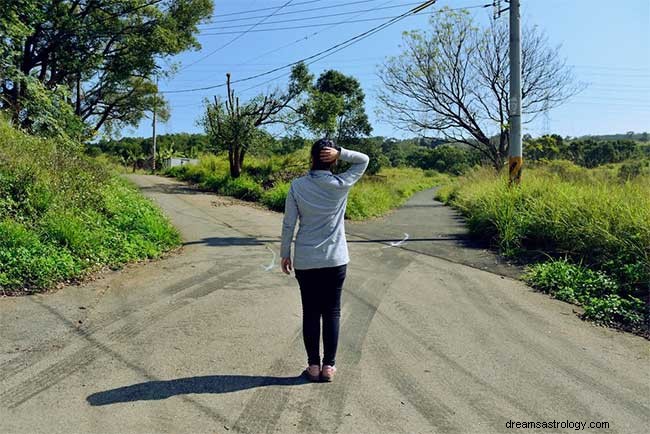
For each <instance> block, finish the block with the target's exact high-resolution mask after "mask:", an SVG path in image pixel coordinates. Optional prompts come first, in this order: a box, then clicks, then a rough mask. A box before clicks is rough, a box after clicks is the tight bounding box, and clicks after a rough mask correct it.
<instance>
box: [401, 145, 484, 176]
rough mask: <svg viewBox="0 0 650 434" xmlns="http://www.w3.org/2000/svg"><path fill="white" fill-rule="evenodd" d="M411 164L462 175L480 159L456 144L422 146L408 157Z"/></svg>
mask: <svg viewBox="0 0 650 434" xmlns="http://www.w3.org/2000/svg"><path fill="white" fill-rule="evenodd" d="M407 162H408V164H409V165H410V166H414V167H419V168H421V169H434V170H436V171H438V172H442V173H451V174H454V175H460V174H461V173H464V172H466V171H467V170H468V169H470V168H471V167H472V166H474V165H475V164H478V163H479V159H478V158H477V156H476V155H475V154H473V153H472V152H470V151H467V150H465V149H461V148H458V147H455V146H449V145H440V146H436V147H435V148H420V149H418V150H416V151H415V152H413V153H412V154H410V155H409V156H408V157H407Z"/></svg>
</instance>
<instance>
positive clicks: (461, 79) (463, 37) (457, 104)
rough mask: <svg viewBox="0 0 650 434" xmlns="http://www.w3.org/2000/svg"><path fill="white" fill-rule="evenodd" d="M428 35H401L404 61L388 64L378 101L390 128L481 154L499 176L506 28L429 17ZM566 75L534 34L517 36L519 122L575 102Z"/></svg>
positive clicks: (447, 15) (505, 111) (498, 23)
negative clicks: (437, 136) (519, 52)
mask: <svg viewBox="0 0 650 434" xmlns="http://www.w3.org/2000/svg"><path fill="white" fill-rule="evenodd" d="M430 25H431V27H430V28H429V29H428V30H426V31H425V30H415V31H411V32H407V33H405V34H404V38H403V42H404V44H403V53H402V54H401V55H399V56H396V57H392V58H389V59H388V60H387V61H386V63H385V65H384V67H383V69H382V71H381V73H380V77H381V80H382V82H383V84H384V86H383V89H382V90H381V91H380V93H379V100H380V101H381V103H382V106H383V108H384V117H385V118H386V120H387V121H389V122H391V123H392V124H394V125H396V126H398V127H400V128H403V129H406V130H408V131H411V132H415V133H418V134H427V133H428V132H430V131H433V132H436V133H438V134H442V135H443V136H444V137H445V138H447V139H449V140H452V141H454V142H459V143H465V144H467V145H468V146H471V147H472V148H474V149H476V150H478V151H480V152H481V153H483V155H484V156H485V157H487V158H488V159H489V160H490V161H491V162H492V163H493V165H494V166H495V167H496V168H497V169H500V168H501V167H502V165H503V161H504V160H505V157H506V156H507V154H508V133H509V126H508V120H509V116H510V109H509V94H508V92H509V61H508V41H509V32H508V27H507V21H506V20H492V21H491V22H490V25H489V26H487V27H486V28H480V27H478V26H477V24H476V23H475V22H474V21H473V20H472V18H471V16H470V15H469V13H468V12H467V11H458V12H457V11H451V10H447V11H446V12H444V13H441V14H436V15H435V16H433V17H431V19H430ZM578 90H579V88H578V87H577V86H576V85H575V83H574V79H573V75H572V72H571V70H570V68H568V67H567V65H566V62H565V60H563V58H562V56H560V53H559V48H557V47H550V46H549V43H548V40H547V38H546V36H545V35H544V34H543V33H542V32H541V31H540V30H539V29H537V28H536V27H528V28H524V30H523V32H522V113H523V114H524V120H525V121H531V120H532V119H533V118H534V116H535V115H536V114H539V113H542V112H545V111H548V110H550V109H552V108H554V107H557V106H558V105H560V104H562V103H563V102H564V101H565V100H566V99H567V98H569V97H570V96H571V95H573V94H575V93H576V92H577V91H578Z"/></svg>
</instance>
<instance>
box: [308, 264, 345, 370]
mask: <svg viewBox="0 0 650 434" xmlns="http://www.w3.org/2000/svg"><path fill="white" fill-rule="evenodd" d="M346 270H347V265H341V266H338V267H331V268H312V269H309V270H296V278H297V279H298V284H299V285H300V298H301V299H302V336H303V339H304V341H305V349H306V350H307V363H309V364H310V365H319V364H320V350H319V345H320V319H321V317H322V318H323V351H324V355H323V356H324V357H323V364H324V365H332V366H334V364H335V363H336V347H337V345H338V341H339V323H340V318H341V290H342V289H343V281H344V280H345V272H346Z"/></svg>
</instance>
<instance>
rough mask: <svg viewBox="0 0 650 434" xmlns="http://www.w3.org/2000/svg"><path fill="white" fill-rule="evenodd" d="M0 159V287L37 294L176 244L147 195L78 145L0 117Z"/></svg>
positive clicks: (175, 234) (153, 254) (176, 238)
mask: <svg viewBox="0 0 650 434" xmlns="http://www.w3.org/2000/svg"><path fill="white" fill-rule="evenodd" d="M0 156H1V157H0V288H1V289H2V290H3V291H9V292H24V291H30V292H32V291H39V290H42V289H46V288H49V287H51V286H53V285H54V284H56V283H57V282H61V281H67V280H71V279H77V278H80V277H83V276H84V275H85V274H87V273H88V272H90V271H92V270H94V269H97V268H98V267H101V266H105V265H107V266H111V267H116V266H120V265H121V264H123V263H125V262H127V261H130V260H136V259H141V258H146V257H155V256H158V255H160V254H161V253H162V252H163V251H165V250H166V249H168V248H170V247H173V246H175V245H178V244H179V243H180V237H179V235H178V233H177V232H176V231H175V230H174V228H173V227H172V226H171V224H170V223H169V222H168V221H167V220H166V219H165V218H164V217H163V216H162V215H161V213H160V211H159V210H158V209H157V208H156V207H155V206H154V205H153V204H152V203H151V202H150V201H149V200H147V199H145V198H144V197H142V195H140V193H139V192H138V191H137V190H136V189H135V188H134V187H132V186H130V185H128V184H127V183H125V182H124V181H123V180H121V179H120V178H118V176H117V175H116V174H114V173H112V172H109V171H108V170H107V169H106V168H105V167H104V166H102V165H100V164H98V163H96V162H94V161H93V160H92V159H90V158H89V157H87V156H86V155H84V153H83V147H82V146H80V145H78V144H77V145H74V143H72V144H71V142H70V141H69V140H65V141H63V142H60V141H58V140H56V139H47V140H46V139H40V138H37V137H33V136H29V135H26V134H24V133H21V132H19V131H16V130H15V129H13V128H11V127H10V126H9V125H8V124H7V123H6V122H3V121H0Z"/></svg>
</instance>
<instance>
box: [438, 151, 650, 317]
mask: <svg viewBox="0 0 650 434" xmlns="http://www.w3.org/2000/svg"><path fill="white" fill-rule="evenodd" d="M506 176H507V175H506V174H501V175H496V174H495V173H494V172H493V171H492V170H489V169H480V170H475V171H473V172H471V173H469V174H468V175H466V176H464V177H462V178H459V179H457V180H455V181H454V182H453V183H452V184H449V185H447V186H445V187H443V188H442V189H441V190H440V191H439V194H438V198H439V199H441V200H443V201H444V202H446V203H448V204H451V205H453V206H454V207H456V208H458V209H459V210H461V212H462V213H463V214H464V215H465V216H466V217H467V221H468V225H469V229H470V231H471V232H472V233H473V234H474V235H475V236H477V237H481V238H484V239H487V240H488V241H490V242H492V243H494V244H495V245H496V246H497V247H498V248H499V249H500V250H501V252H503V253H504V254H505V255H507V256H514V257H520V256H530V255H531V254H538V255H539V254H544V255H550V256H551V257H555V258H566V259H567V260H568V263H570V264H573V265H575V266H577V264H580V266H581V267H584V268H586V269H589V270H591V271H593V272H594V273H598V274H593V275H592V274H589V273H588V272H580V273H579V272H577V271H576V270H574V269H569V268H563V267H562V264H563V263H561V262H559V263H558V262H552V263H551V265H549V266H548V267H549V268H548V269H546V268H534V269H533V270H534V271H533V273H534V274H532V276H535V278H534V280H532V281H531V282H534V283H535V284H536V286H538V287H539V288H541V289H544V290H546V291H548V292H552V293H553V294H555V295H556V296H557V297H558V298H561V299H564V300H567V301H571V302H574V303H578V304H583V305H585V308H586V312H587V313H586V316H587V317H589V318H593V319H596V318H598V319H599V321H600V322H604V323H614V322H622V323H623V324H627V325H634V326H635V327H636V326H640V324H641V322H646V323H647V321H648V317H647V311H644V312H640V311H638V309H637V307H638V306H639V300H643V301H644V302H645V301H647V300H648V297H649V294H648V292H649V288H650V177H647V176H643V175H640V176H636V177H634V179H632V180H627V178H626V179H625V180H623V179H622V178H621V177H620V176H618V170H614V169H612V168H602V169H597V170H589V169H584V168H580V167H577V166H574V165H573V164H571V163H567V162H553V163H550V164H549V165H540V166H538V167H534V168H530V169H527V170H526V172H525V174H524V178H523V180H522V184H521V185H520V186H517V187H510V186H509V185H508V182H507V179H506ZM567 267H569V265H567ZM567 270H570V271H567ZM545 273H546V274H545ZM562 273H565V274H566V273H568V274H567V275H569V276H573V277H571V278H569V277H567V278H566V279H565V280H562V279H564V277H562V276H564V274H562ZM572 273H573V274H572ZM576 276H577V277H576ZM551 278H553V279H556V280H555V281H553V280H552V279H551ZM567 279H568V280H567ZM572 279H573V280H572ZM608 279H609V280H608ZM610 280H611V282H614V283H615V285H614V286H612V285H610V284H609V283H608V282H610ZM558 282H560V283H558ZM562 282H564V283H562ZM585 282H587V283H585ZM594 282H595V283H594ZM583 283H584V284H586V285H595V286H599V287H600V290H595V289H589V290H584V288H583V287H582V286H581V285H583ZM585 294H586V295H585ZM585 297H586V298H585ZM619 301H620V303H619ZM595 306H600V307H598V308H596V307H595ZM594 309H596V310H597V311H596V310H594ZM621 309H622V310H624V311H625V312H627V313H629V317H628V318H627V319H625V320H623V319H622V318H623V317H624V316H625V315H623V314H622V315H623V316H621V315H618V314H616V313H615V312H616V311H617V310H621ZM608 312H609V313H608ZM637 317H639V318H641V317H643V320H639V321H640V322H639V321H632V320H631V318H637ZM632 323H634V324H632Z"/></svg>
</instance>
